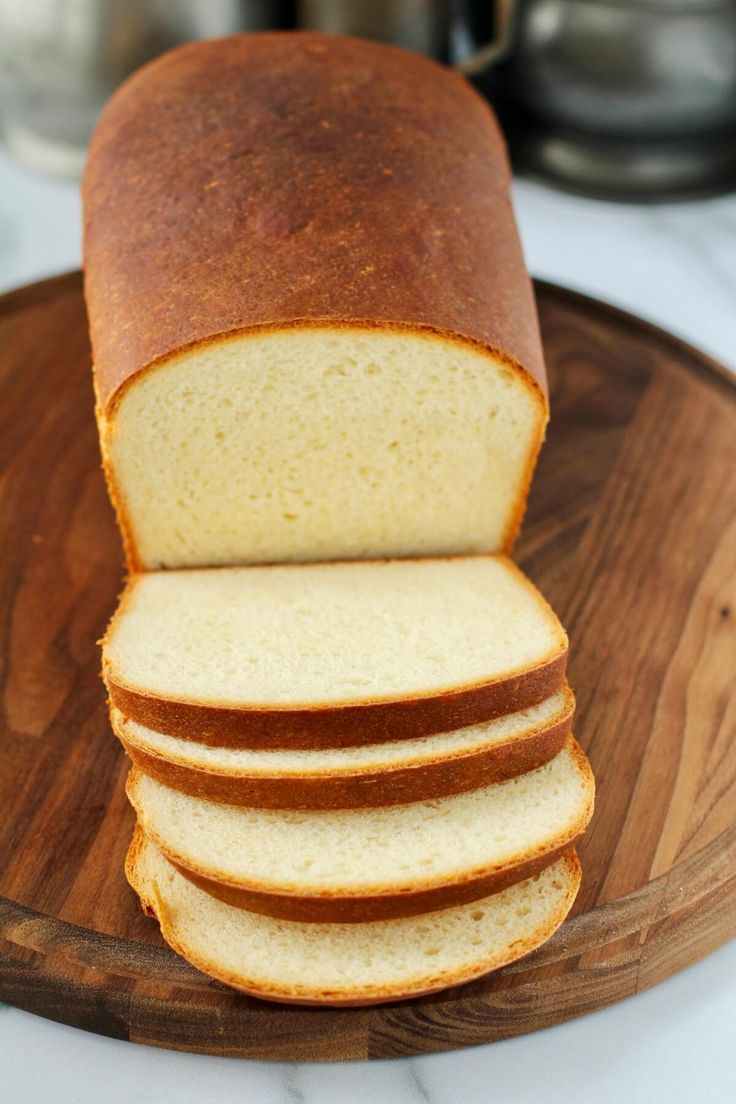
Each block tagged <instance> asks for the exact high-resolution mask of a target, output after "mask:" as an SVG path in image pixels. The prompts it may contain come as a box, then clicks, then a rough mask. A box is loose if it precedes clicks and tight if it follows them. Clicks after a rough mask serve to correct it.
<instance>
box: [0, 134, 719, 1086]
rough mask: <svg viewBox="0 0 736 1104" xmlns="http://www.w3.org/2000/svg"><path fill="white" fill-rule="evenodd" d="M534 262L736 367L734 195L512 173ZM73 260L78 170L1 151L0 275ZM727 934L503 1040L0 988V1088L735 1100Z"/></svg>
mask: <svg viewBox="0 0 736 1104" xmlns="http://www.w3.org/2000/svg"><path fill="white" fill-rule="evenodd" d="M515 201H516V210H517V215H518V219H519V223H520V226H521V232H522V237H523V240H524V247H525V250H526V254H527V260H528V262H529V266H530V268H531V270H532V272H534V274H535V275H537V276H542V277H544V278H545V279H548V280H553V281H555V282H557V283H560V284H564V285H566V286H568V287H572V288H575V289H577V290H579V291H583V292H586V293H587V294H589V295H594V296H597V297H599V298H601V299H606V300H608V301H609V302H612V303H615V304H616V305H617V306H620V307H623V308H625V309H627V310H630V311H632V312H634V313H637V314H640V315H643V316H644V317H646V318H648V319H649V320H650V321H652V322H655V323H657V324H659V325H661V326H664V327H665V328H668V329H670V330H672V331H674V332H675V333H677V334H679V335H680V336H681V337H684V338H685V339H686V340H688V341H690V342H692V343H693V344H695V345H699V346H700V347H701V348H703V349H704V350H705V351H707V352H709V353H710V354H711V355H712V356H715V357H716V358H717V359H719V360H721V361H722V362H723V363H725V364H727V365H729V366H730V367H731V368H732V369H734V370H736V195H734V196H728V197H725V198H721V199H713V200H707V201H702V202H696V203H690V204H683V205H666V206H646V207H644V206H633V205H620V204H613V203H600V202H597V201H592V200H584V199H579V198H577V197H573V196H567V195H562V194H560V193H559V192H555V191H553V190H551V189H549V188H546V187H543V186H541V185H538V184H531V183H529V182H527V181H517V183H516V185H515ZM78 265H79V200H78V196H77V190H76V187H75V186H74V185H72V184H67V183H64V182H60V181H55V180H51V179H46V178H44V177H40V176H37V175H35V174H32V173H29V172H26V171H25V170H23V169H21V168H19V167H18V166H16V165H14V164H13V163H12V162H10V161H9V160H8V158H7V157H5V155H4V154H3V153H2V152H0V292H1V291H4V290H6V289H9V288H11V287H14V286H17V285H19V284H23V283H29V282H31V281H33V280H37V279H40V278H42V277H44V276H49V275H52V274H54V273H57V272H62V271H65V270H66V269H69V268H74V267H77V266H78ZM734 1024H736V942H734V943H731V944H729V945H728V946H726V947H724V948H722V949H721V950H720V951H718V952H716V953H715V954H713V955H711V956H710V957H709V958H707V959H705V960H703V961H702V962H700V963H698V964H697V965H695V966H692V967H690V969H688V970H686V971H684V972H683V973H682V974H679V975H678V976H677V977H674V978H672V979H670V980H669V981H667V982H665V983H664V984H662V985H660V986H658V987H657V988H656V989H653V990H650V991H649V992H647V993H642V994H640V995H639V996H637V997H636V998H634V999H632V1000H629V1001H626V1002H624V1003H622V1004H619V1005H616V1006H614V1007H612V1008H609V1009H606V1010H604V1011H602V1012H597V1013H594V1014H592V1015H589V1016H586V1017H584V1018H582V1019H580V1020H576V1021H574V1022H572V1023H569V1024H562V1025H560V1026H559V1027H556V1028H551V1029H549V1030H547V1031H542V1032H538V1033H537V1034H535V1035H528V1036H524V1037H522V1038H518V1039H510V1040H507V1041H505V1042H503V1043H494V1044H492V1045H489V1046H482V1047H475V1048H473V1049H471V1050H465V1051H458V1052H454V1053H449V1054H439V1055H432V1056H427V1057H421V1058H413V1059H399V1060H396V1061H386V1062H373V1063H350V1064H348V1065H341V1066H328V1065H302V1064H295V1063H293V1064H292V1063H283V1064H277V1063H267V1062H246V1061H241V1060H238V1059H227V1058H210V1057H205V1056H201V1055H194V1054H179V1053H176V1052H173V1051H163V1050H154V1049H152V1048H148V1047H142V1046H133V1045H131V1044H129V1043H124V1042H120V1041H118V1040H113V1039H105V1038H101V1037H98V1036H95V1035H90V1034H87V1033H85V1032H82V1031H76V1030H74V1029H73V1028H69V1027H65V1026H63V1025H60V1024H55V1023H51V1022H48V1021H46V1020H43V1019H40V1018H37V1017H35V1016H30V1015H28V1014H26V1013H24V1012H20V1011H18V1010H17V1009H14V1008H8V1007H5V1006H0V1100H1V1101H3V1104H4V1102H5V1101H7V1102H8V1104H11V1102H12V1104H66V1102H67V1101H69V1102H74V1104H87V1102H92V1101H105V1104H134V1102H135V1104H139V1102H147V1101H154V1100H155V1101H156V1104H169V1102H171V1104H174V1102H175V1104H194V1102H197V1104H202V1102H209V1101H212V1102H214V1101H216V1102H218V1104H220V1102H222V1104H226V1102H230V1101H245V1100H249V1101H257V1102H258V1104H287V1102H292V1104H293V1102H297V1104H299V1102H304V1104H341V1102H342V1101H349V1102H350V1104H374V1101H380V1102H381V1104H415V1102H416V1104H419V1102H429V1104H455V1102H457V1104H461V1102H462V1104H481V1102H484V1104H485V1102H487V1101H489V1100H493V1101H498V1102H502V1104H537V1102H539V1104H542V1102H544V1104H557V1102H560V1104H578V1102H581V1104H582V1102H585V1104H590V1101H591V1100H592V1101H594V1102H595V1104H614V1102H615V1104H620V1101H622V1100H627V1101H628V1102H630V1104H635V1102H638V1101H642V1102H644V1101H646V1102H647V1104H658V1102H659V1101H667V1104H686V1102H687V1104H691V1102H692V1101H693V1100H694V1099H696V1098H697V1099H700V1100H702V1101H704V1102H705V1104H727V1102H728V1104H732V1102H733V1101H734V1100H735V1099H736V1095H735V1094H736V1088H735V1085H736V1045H735V1044H734V1030H733V1028H734Z"/></svg>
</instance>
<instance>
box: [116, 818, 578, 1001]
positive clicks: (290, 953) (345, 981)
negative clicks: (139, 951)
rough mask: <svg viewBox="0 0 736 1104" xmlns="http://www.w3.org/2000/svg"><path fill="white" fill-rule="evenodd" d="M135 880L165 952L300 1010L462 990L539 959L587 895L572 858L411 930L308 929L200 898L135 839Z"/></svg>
mask: <svg viewBox="0 0 736 1104" xmlns="http://www.w3.org/2000/svg"><path fill="white" fill-rule="evenodd" d="M126 874H127V877H128V881H129V882H130V884H131V886H132V887H133V889H134V890H135V892H136V893H137V894H138V896H139V897H140V899H141V903H142V905H143V909H144V911H145V912H147V913H148V914H149V915H151V916H156V917H157V919H158V921H159V923H160V925H161V932H162V934H163V937H164V939H165V940H166V942H167V943H169V945H170V946H171V947H172V948H173V949H174V950H175V951H176V952H177V953H178V954H180V955H182V956H183V957H184V958H186V959H187V960H188V961H189V962H191V963H192V965H193V966H196V967H197V968H198V969H200V970H203V971H204V972H205V973H206V974H209V975H210V976H212V977H214V978H217V980H218V981H221V982H224V983H225V984H226V985H230V986H232V987H233V988H234V989H238V990H240V991H241V992H244V993H249V994H251V995H252V996H255V997H261V998H262V999H265V1000H273V1001H288V1002H290V1003H293V1004H329V1005H367V1004H379V1003H381V1002H382V1001H393V1000H407V999H409V998H410V997H417V996H421V995H423V994H425V993H431V992H434V991H436V990H438V989H445V988H447V987H449V986H453V985H461V984H463V983H464V982H466V981H471V980H472V979H473V978H477V977H480V976H482V975H483V974H486V973H488V972H489V971H490V970H497V969H499V967H501V966H505V965H507V964H508V963H510V962H514V961H515V960H516V959H518V958H521V957H522V956H523V955H526V954H528V953H529V952H530V951H533V950H534V949H535V948H536V947H538V946H540V944H542V943H544V942H545V940H547V939H549V937H550V936H551V935H552V933H553V932H554V931H555V929H556V928H558V927H559V925H560V924H561V923H562V921H563V920H564V918H565V916H566V915H567V913H568V912H569V910H570V908H571V907H572V904H573V901H574V900H575V896H576V894H577V891H578V887H579V885H580V877H581V871H580V864H579V862H578V860H577V856H576V855H575V852H574V851H570V852H568V853H567V855H565V857H564V858H561V859H558V860H557V861H556V862H555V863H553V864H552V865H551V866H548V867H546V869H544V870H542V871H541V872H540V873H538V874H535V875H534V876H533V877H531V878H529V879H527V880H526V881H524V882H520V883H519V884H518V885H515V886H512V887H511V888H510V889H506V890H503V891H502V892H500V893H496V894H494V895H493V896H491V897H488V898H485V899H483V900H479V901H476V902H474V903H473V904H468V905H460V906H457V907H454V908H449V909H445V910H443V911H441V912H433V913H430V914H429V915H426V916H417V917H411V918H406V919H401V920H384V921H379V922H377V923H367V924H301V923H298V922H295V921H289V920H275V919H273V918H271V917H268V916H261V915H258V914H256V913H252V912H246V911H245V910H244V909H239V908H233V907H232V906H231V905H227V904H225V903H223V902H222V901H218V900H216V899H215V898H214V897H211V896H210V895H209V894H207V893H205V892H204V891H203V890H201V889H199V888H197V886H195V885H193V884H192V883H191V882H190V881H188V880H187V879H186V878H184V877H182V875H181V874H180V873H179V872H178V871H177V870H176V868H175V867H173V866H172V865H171V864H170V863H168V862H167V860H166V859H165V858H164V856H163V855H162V854H161V852H160V851H158V850H157V848H156V847H155V846H154V845H153V843H151V842H150V841H149V840H148V839H146V837H145V836H144V835H143V833H142V832H141V830H140V829H139V828H138V829H136V833H135V835H134V837H133V842H132V844H131V846H130V850H129V852H128V859H127V863H126Z"/></svg>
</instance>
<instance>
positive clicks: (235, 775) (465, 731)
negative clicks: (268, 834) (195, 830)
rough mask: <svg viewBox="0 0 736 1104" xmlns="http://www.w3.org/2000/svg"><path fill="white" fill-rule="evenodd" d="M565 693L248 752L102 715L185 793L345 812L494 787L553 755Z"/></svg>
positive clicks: (563, 721)
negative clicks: (360, 738) (363, 734)
mask: <svg viewBox="0 0 736 1104" xmlns="http://www.w3.org/2000/svg"><path fill="white" fill-rule="evenodd" d="M574 709H575V699H574V697H573V694H572V691H571V690H570V689H569V687H565V688H564V689H563V690H559V691H558V692H557V693H556V694H553V695H552V697H550V698H546V699H545V701H543V702H540V704H539V705H533V706H531V707H530V708H529V709H525V710H522V711H520V712H518V713H509V714H507V715H506V716H504V717H496V718H495V719H494V720H492V721H485V722H484V723H483V724H477V725H471V726H470V727H468V728H460V729H456V730H454V731H452V732H442V733H438V734H437V735H435V736H419V737H415V738H414V739H413V740H393V741H391V742H389V743H385V744H367V745H366V746H365V747H347V748H327V749H324V750H321V751H320V750H313V751H281V750H276V751H262V750H261V751H251V750H249V749H241V748H219V747H209V746H208V745H207V744H200V743H196V742H195V741H193V740H179V739H177V737H176V736H166V735H164V733H161V732H154V731H152V730H151V729H150V728H146V727H145V726H144V725H141V724H138V723H137V722H136V721H131V720H128V719H127V718H126V717H124V716H123V714H122V713H120V712H119V711H118V710H117V709H114V708H113V709H112V710H111V715H110V720H111V723H112V727H113V731H114V732H115V734H116V735H117V736H118V738H119V739H120V741H121V743H122V744H123V747H124V748H125V750H126V751H127V752H128V755H129V756H130V758H131V759H132V761H133V763H134V764H135V766H137V767H139V768H140V770H141V771H143V773H144V774H147V775H149V776H150V777H151V778H154V779H156V781H158V782H162V783H163V784H164V785H166V786H169V787H171V789H174V790H180V791H181V792H182V793H186V794H191V795H192V796H193V797H203V798H207V799H208V800H210V801H221V802H224V803H225V804H229V805H248V806H251V807H254V808H263V809H351V808H362V807H364V806H370V805H397V804H404V803H406V802H410V801H421V800H423V799H425V798H432V797H445V796H447V795H448V794H453V793H462V792H463V791H464V790H470V789H477V788H479V787H481V786H488V785H490V784H491V783H493V782H502V781H503V780H504V779H506V778H513V777H514V776H515V775H517V774H523V773H525V772H526V771H530V770H534V769H536V768H537V767H539V766H541V765H542V764H543V763H546V762H548V761H549V760H550V759H552V758H554V756H555V755H557V753H558V752H559V751H560V750H561V748H562V745H563V744H564V742H565V738H566V736H567V734H568V732H569V731H570V725H571V723H572V716H573V713H574Z"/></svg>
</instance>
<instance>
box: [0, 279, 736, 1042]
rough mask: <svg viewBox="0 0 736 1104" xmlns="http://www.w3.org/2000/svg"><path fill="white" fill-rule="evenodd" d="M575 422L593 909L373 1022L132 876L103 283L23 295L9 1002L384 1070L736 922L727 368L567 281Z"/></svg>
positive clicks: (735, 497)
mask: <svg viewBox="0 0 736 1104" xmlns="http://www.w3.org/2000/svg"><path fill="white" fill-rule="evenodd" d="M537 290H538V297H539V305H540V311H541V318H542V328H543V332H544V342H545V348H546V353H547V363H548V366H549V371H550V379H551V391H552V405H553V415H554V416H553V420H552V425H551V430H550V433H549V439H548V442H547V444H546V446H545V448H544V451H543V455H542V459H541V463H540V466H539V469H538V473H537V476H536V480H535V483H534V492H533V495H532V501H531V504H530V509H529V514H528V517H527V521H526V525H525V528H524V534H523V538H522V540H521V543H520V545H519V548H518V558H519V560H520V562H521V564H522V566H523V567H524V569H525V570H526V571H528V572H529V573H530V574H531V576H532V578H534V579H535V581H536V582H537V583H538V584H539V585H540V586H541V588H542V590H543V591H544V593H545V594H546V595H547V596H548V598H549V599H550V601H551V602H552V604H553V605H554V606H555V608H556V609H557V611H558V612H559V614H560V616H561V618H562V620H563V622H564V623H565V624H566V626H567V628H568V630H569V633H570V638H571V644H572V652H571V670H570V678H571V682H572V685H573V687H574V688H575V690H576V692H577V698H578V716H577V723H576V732H577V735H578V738H579V739H580V740H581V742H582V743H583V745H584V747H585V748H586V749H587V751H588V753H589V755H590V757H591V760H592V763H593V767H594V769H595V772H596V776H597V780H598V792H599V797H598V806H597V811H596V815H595V818H594V821H593V824H592V827H591V829H590V831H589V833H588V835H587V836H586V838H585V840H584V842H583V844H582V846H581V848H580V855H581V858H582V861H583V867H584V881H583V888H582V891H581V894H580V896H579V899H578V902H577V904H576V908H575V912H574V915H573V918H572V919H571V920H569V921H568V922H567V923H566V924H565V925H564V926H563V928H562V929H561V931H560V932H559V933H558V935H557V936H556V937H555V938H554V939H552V940H551V941H550V942H549V943H548V944H547V945H546V946H545V947H543V948H542V949H541V950H540V951H538V952H536V953H535V954H533V955H532V956H530V957H529V958H527V959H525V960H523V961H522V962H520V963H518V964H516V965H514V966H512V967H510V968H508V969H506V970H503V971H501V972H499V973H498V974H496V975H494V976H491V977H490V978H488V979H485V980H482V981H478V982H474V983H473V984H471V985H467V986H465V987H462V988H459V989H455V990H451V991H448V992H445V993H441V994H439V995H436V996H434V997H429V998H424V999H421V1000H416V1001H412V1002H409V1003H405V1004H401V1003H397V1004H393V1005H387V1006H383V1007H379V1008H373V1009H356V1010H349V1009H345V1010H332V1009H324V1010H320V1009H303V1008H296V1007H289V1006H281V1005H271V1004H266V1003H262V1002H260V1001H257V1000H251V999H248V998H245V997H241V996H238V995H236V994H234V993H232V992H230V991H229V990H227V989H226V988H224V987H223V986H221V985H219V984H217V983H215V982H213V981H210V980H209V979H208V978H206V977H204V976H203V975H201V974H199V973H198V972H197V971H196V970H194V969H192V968H191V967H189V966H188V965H187V964H186V963H184V962H183V961H181V960H180V959H178V958H177V957H176V956H175V955H174V954H172V953H171V952H170V951H169V950H168V949H167V948H166V947H165V946H164V944H163V942H162V940H161V938H160V936H159V934H158V928H157V925H156V924H155V923H154V922H153V921H152V920H146V919H145V918H144V917H143V915H142V913H141V911H140V909H139V907H138V903H137V901H136V899H135V898H134V895H133V893H132V892H131V891H130V890H129V888H128V886H127V885H126V883H125V880H124V877H123V856H124V853H125V850H126V847H127V844H128V840H129V837H130V834H131V830H132V825H133V817H132V813H131V811H130V809H129V808H128V807H127V805H126V802H125V799H124V796H123V779H124V775H125V772H126V762H125V759H124V756H123V754H122V752H121V751H120V749H119V747H118V745H117V742H116V741H115V740H114V739H113V737H112V735H111V733H110V730H109V728H108V723H107V718H106V708H105V695H104V690H103V686H102V683H101V682H100V679H99V676H98V670H99V652H98V648H97V645H96V641H97V640H98V639H99V637H100V635H101V633H102V630H103V627H104V625H105V622H106V620H107V618H108V617H109V615H110V613H111V612H112V610H113V607H114V605H115V600H116V596H117V593H118V591H119V589H120V585H121V578H122V556H121V549H120V544H119V540H118V537H117V534H116V531H115V529H114V525H113V519H112V514H111V511H110V508H109V506H108V503H107V499H106V497H105V489H104V486H103V480H102V474H101V471H100V466H99V457H98V452H97V441H96V437H95V427H94V420H93V414H92V404H93V399H92V387H91V380H90V354H89V347H88V344H87V336H86V322H85V314H84V307H83V304H82V297H81V286H80V278H79V276H78V275H76V274H75V275H69V276H63V277H60V278H59V279H56V280H50V281H47V282H45V283H42V284H38V285H34V286H33V287H29V288H26V289H23V290H21V291H18V292H14V293H12V294H10V295H7V296H5V297H4V298H3V299H0V380H1V383H0V389H1V391H0V393H1V394H2V402H1V405H0V417H1V419H2V434H1V435H0V471H1V473H2V482H1V483H0V488H1V489H2V501H1V504H0V511H1V513H0V517H1V519H2V520H1V522H0V526H1V531H2V548H3V554H2V569H1V571H0V618H1V622H0V624H1V626H2V628H1V631H2V652H1V655H2V679H3V685H2V725H3V728H2V755H1V756H0V808H2V810H3V816H2V818H0V999H2V1000H4V1001H7V1002H9V1003H11V1004H16V1005H18V1006H19V1007H21V1008H26V1009H28V1010H30V1011H32V1012H37V1013H39V1014H41V1015H44V1016H47V1017H50V1018H52V1019H56V1020H61V1021H63V1022H65V1023H69V1024H74V1025H76V1026H79V1027H83V1028H87V1029H88V1030H92V1031H96V1032H101V1033H103V1034H107V1035H113V1036H116V1037H118V1038H125V1039H131V1040H135V1041H137V1042H145V1043H150V1044H154V1045H157V1046H167V1047H176V1048H180V1049H182V1050H196V1051H205V1052H209V1053H217V1054H228V1055H241V1056H246V1057H253V1058H273V1059H288V1058H292V1059H299V1060H302V1061H303V1060H310V1059H311V1060H337V1059H355V1058H383V1057H392V1056H396V1055H401V1054H416V1053H424V1052H429V1051H437V1050H445V1049H450V1048H454V1047H462V1046H469V1045H472V1044H474V1043H482V1042H488V1041H490V1040H493V1039H499V1038H504V1037H506V1036H510V1035H516V1034H520V1033H522V1032H526V1031H533V1030H535V1029H537V1028H541V1027H545V1026H548V1025H550V1024H554V1023H558V1022H560V1021H561V1020H566V1019H569V1018H571V1017H573V1016H578V1015H580V1014H582V1013H584V1012H587V1011H590V1010H592V1009H596V1008H600V1007H602V1006H603V1005H606V1004H609V1003H611V1002H612V1001H615V1000H620V999H621V998H623V997H628V996H630V995H631V994H634V993H637V992H638V991H640V990H641V989H644V988H646V987H647V986H650V985H653V984H655V983H656V982H658V981H660V980H662V979H663V978H666V977H668V976H669V975H670V974H673V973H674V972H675V971H677V970H679V969H681V968H682V967H684V966H686V965H688V964H689V963H691V962H693V961H695V960H696V959H698V958H700V957H701V956H702V955H704V954H706V953H708V952H709V951H711V950H713V949H714V948H716V947H718V946H719V945H720V944H721V943H723V942H724V941H725V940H727V939H729V938H731V937H733V936H736V823H735V821H736V739H734V735H735V731H736V730H735V722H736V702H735V701H734V697H733V694H732V689H733V685H732V684H733V676H734V665H735V658H736V643H735V641H734V613H735V611H736V579H735V578H734V567H735V562H734V561H735V559H736V557H735V555H734V553H735V551H736V523H735V521H734V505H735V504H736V404H735V403H734V395H735V391H734V387H733V383H732V381H731V380H730V378H729V377H728V376H727V374H726V373H724V371H723V370H721V369H719V368H718V366H717V365H715V364H713V363H711V362H709V361H708V360H707V359H706V358H705V357H704V356H702V355H701V354H700V353H698V352H696V351H694V350H693V349H691V348H688V347H687V346H685V345H684V344H682V343H681V342H679V341H677V340H676V339H674V338H672V337H670V336H668V335H667V334H665V333H663V332H661V331H659V330H656V329H655V328H653V327H652V326H649V325H647V324H646V323H643V322H640V321H638V320H637V319H635V318H632V317H630V316H628V315H625V314H622V313H620V312H618V311H616V310H613V309H612V308H610V307H607V306H603V305H602V304H600V303H596V302H594V301H592V300H590V299H585V298H583V297H581V296H579V295H575V294H573V293H571V292H567V291H563V290H561V289H559V288H556V287H553V286H550V285H545V284H539V285H538V287H537Z"/></svg>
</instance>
